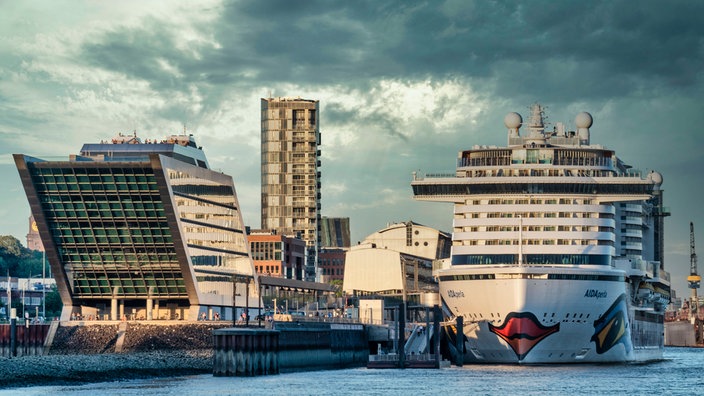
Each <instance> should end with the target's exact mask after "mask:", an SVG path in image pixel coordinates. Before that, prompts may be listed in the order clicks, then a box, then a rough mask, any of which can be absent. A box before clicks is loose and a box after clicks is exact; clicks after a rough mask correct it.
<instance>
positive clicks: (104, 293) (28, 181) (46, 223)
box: [14, 134, 259, 320]
mask: <svg viewBox="0 0 704 396" xmlns="http://www.w3.org/2000/svg"><path fill="white" fill-rule="evenodd" d="M14 160H15V163H16V165H17V169H18V171H19V174H20V178H21V180H22V184H23V186H24V189H25V192H26V194H27V199H28V200H29V205H30V209H31V212H32V216H33V217H34V219H35V221H36V226H37V230H38V232H39V236H40V238H41V243H42V244H43V246H44V247H45V249H46V255H47V259H48V261H49V262H50V265H51V272H52V274H53V276H54V278H55V279H56V284H57V287H58V291H59V293H60V295H61V299H62V302H63V305H64V308H63V312H62V314H61V320H69V319H71V318H72V317H75V316H80V317H83V318H91V317H92V318H96V319H109V320H118V319H127V320H130V319H132V320H134V319H147V320H149V319H171V320H173V319H186V320H197V319H198V318H199V317H204V316H206V315H207V317H212V316H213V315H215V314H217V315H216V316H218V317H220V318H222V319H232V318H233V314H234V315H235V316H236V315H238V314H239V313H240V311H241V310H242V309H243V308H245V307H255V306H258V305H259V304H258V301H259V298H258V291H259V290H258V289H259V288H258V279H257V276H256V272H255V270H254V265H253V262H252V258H251V255H250V248H249V244H248V243H247V235H246V232H245V226H244V222H243V220H242V213H241V211H240V206H239V202H238V200H237V194H236V191H235V185H234V182H233V180H232V177H230V176H228V175H225V174H223V173H221V172H216V171H213V170H211V169H210V167H209V165H208V161H207V159H206V156H205V154H204V152H203V150H202V148H201V147H198V146H197V145H196V143H195V140H194V138H193V136H192V135H191V136H186V135H172V136H169V137H167V138H165V139H163V140H161V141H156V140H154V141H149V140H146V141H144V142H143V141H142V140H141V139H140V138H138V137H137V136H136V134H134V135H129V136H126V135H122V134H119V135H118V136H117V137H115V138H113V139H112V140H110V141H103V142H100V143H96V144H85V145H84V146H83V148H82V149H81V152H80V154H79V155H71V156H70V157H69V158H68V159H66V160H61V161H55V160H51V161H47V160H42V159H39V158H34V157H30V156H27V155H23V154H15V155H14Z"/></svg>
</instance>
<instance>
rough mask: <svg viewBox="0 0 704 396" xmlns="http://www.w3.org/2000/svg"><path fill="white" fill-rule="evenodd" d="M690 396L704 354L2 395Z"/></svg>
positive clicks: (697, 389) (174, 381)
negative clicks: (612, 361) (646, 360)
mask: <svg viewBox="0 0 704 396" xmlns="http://www.w3.org/2000/svg"><path fill="white" fill-rule="evenodd" d="M48 394H51V395H55V394H71V395H85V396H96V395H101V396H102V395H149V396H158V395H208V396H216V395H267V396H270V395H408V396H418V395H438V394H451V395H515V394H526V395H537V394H539V395H570V394H599V395H642V394H649V395H664V394H669V395H692V394H704V349H696V348H666V349H665V359H664V360H662V361H659V362H653V363H648V364H618V365H614V364H610V365H576V364H575V365H560V366H553V365H542V366H510V365H468V366H464V367H451V368H445V369H440V370H432V369H406V370H371V369H366V368H356V369H346V370H329V371H313V372H298V373H287V374H279V375H272V376H261V377H213V376H212V375H209V374H205V375H195V376H185V377H168V378H152V379H140V380H129V381H115V382H101V383H93V384H85V385H60V386H57V385H53V386H33V387H27V388H13V389H5V390H0V395H48Z"/></svg>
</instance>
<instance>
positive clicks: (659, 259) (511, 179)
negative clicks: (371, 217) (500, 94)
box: [411, 104, 670, 364]
mask: <svg viewBox="0 0 704 396" xmlns="http://www.w3.org/2000/svg"><path fill="white" fill-rule="evenodd" d="M546 120H547V117H546V116H545V108H544V107H543V106H541V105H540V104H534V105H532V106H531V108H530V119H529V122H528V125H527V129H528V130H527V131H521V126H522V125H523V124H524V123H523V117H522V116H521V115H520V114H518V113H514V112H512V113H509V114H508V115H507V116H506V117H505V118H504V124H505V126H506V128H507V129H508V144H507V146H506V147H495V146H474V147H472V149H471V150H464V151H460V152H459V155H458V158H457V169H456V171H455V173H454V174H452V173H450V174H432V175H431V174H426V175H422V174H420V173H418V172H416V173H414V174H413V180H412V182H411V185H412V188H413V194H414V198H415V199H416V200H421V201H439V202H451V203H453V204H454V219H453V233H452V255H451V259H450V262H447V263H445V265H442V268H438V269H436V271H435V273H434V274H435V276H436V277H437V278H438V282H439V289H440V297H441V300H442V304H443V310H444V312H445V314H446V316H447V320H448V323H449V325H448V326H447V327H446V329H448V333H449V334H450V336H451V337H457V334H456V329H457V328H460V327H461V328H462V329H463V331H462V333H463V334H460V335H459V336H460V337H463V340H464V342H459V343H456V344H453V345H459V347H457V348H456V349H455V350H454V352H455V353H460V354H461V355H460V357H462V356H463V361H464V362H465V363H515V364H548V363H615V362H642V361H653V360H660V359H662V353H663V348H664V330H663V329H664V325H663V318H664V311H665V308H666V306H667V304H668V303H669V300H670V282H669V274H668V273H667V272H666V271H665V270H664V266H663V230H664V227H663V223H664V217H665V216H667V215H668V214H669V211H668V210H667V208H665V207H663V205H662V198H663V191H662V189H661V185H662V181H663V178H662V175H661V174H659V173H657V172H652V171H651V172H649V173H647V174H644V173H641V172H640V171H637V170H635V169H633V168H632V167H631V166H629V165H627V164H626V163H625V162H623V161H622V160H621V159H620V158H619V157H617V156H616V153H615V152H614V151H613V150H609V149H607V148H605V147H603V146H601V145H595V144H591V142H590V127H591V126H592V124H593V118H592V116H591V115H590V114H589V113H586V112H582V113H579V114H578V115H577V116H576V118H575V122H574V125H575V127H576V128H575V129H576V130H568V128H567V127H566V125H565V124H564V123H555V124H554V126H552V128H549V129H548V128H546V124H547V123H546ZM459 317H461V318H462V321H461V322H462V326H454V325H452V323H458V322H459V321H457V318H459ZM453 330H454V331H455V334H453V333H452V332H453ZM462 345H463V347H462Z"/></svg>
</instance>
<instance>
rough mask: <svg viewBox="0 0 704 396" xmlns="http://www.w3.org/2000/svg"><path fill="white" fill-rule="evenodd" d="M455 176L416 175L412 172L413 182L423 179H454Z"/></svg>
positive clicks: (453, 174)
mask: <svg viewBox="0 0 704 396" xmlns="http://www.w3.org/2000/svg"><path fill="white" fill-rule="evenodd" d="M456 176H457V175H456V174H455V173H417V172H413V180H414V181H417V180H424V179H446V178H449V177H451V178H454V177H456Z"/></svg>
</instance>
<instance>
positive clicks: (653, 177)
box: [648, 171, 662, 185]
mask: <svg viewBox="0 0 704 396" xmlns="http://www.w3.org/2000/svg"><path fill="white" fill-rule="evenodd" d="M648 180H650V181H652V182H653V183H655V184H657V185H661V184H662V175H661V174H660V172H654V171H653V172H650V173H649V174H648Z"/></svg>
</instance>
